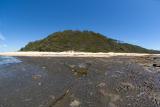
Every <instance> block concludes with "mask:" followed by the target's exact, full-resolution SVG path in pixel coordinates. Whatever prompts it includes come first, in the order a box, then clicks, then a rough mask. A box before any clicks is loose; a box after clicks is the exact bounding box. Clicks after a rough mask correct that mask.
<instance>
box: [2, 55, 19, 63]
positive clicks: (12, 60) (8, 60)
mask: <svg viewBox="0 0 160 107" xmlns="http://www.w3.org/2000/svg"><path fill="white" fill-rule="evenodd" d="M20 62H22V61H20V60H19V59H17V58H15V57H8V56H0V65H4V64H12V63H20Z"/></svg>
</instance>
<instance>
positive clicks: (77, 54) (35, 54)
mask: <svg viewBox="0 0 160 107" xmlns="http://www.w3.org/2000/svg"><path fill="white" fill-rule="evenodd" d="M147 55H154V54H140V53H113V52H109V53H89V52H73V51H69V52H0V56H33V57H112V56H147ZM158 55H159V54H156V56H158Z"/></svg>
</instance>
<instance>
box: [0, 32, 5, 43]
mask: <svg viewBox="0 0 160 107" xmlns="http://www.w3.org/2000/svg"><path fill="white" fill-rule="evenodd" d="M0 40H3V41H4V40H5V37H4V36H3V34H2V33H1V32H0Z"/></svg>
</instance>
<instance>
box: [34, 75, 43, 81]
mask: <svg viewBox="0 0 160 107" xmlns="http://www.w3.org/2000/svg"><path fill="white" fill-rule="evenodd" d="M40 78H42V75H33V76H32V79H33V80H39V79H40Z"/></svg>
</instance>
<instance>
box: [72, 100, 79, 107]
mask: <svg viewBox="0 0 160 107" xmlns="http://www.w3.org/2000/svg"><path fill="white" fill-rule="evenodd" d="M80 104H81V103H80V102H79V101H78V100H74V101H72V102H71V103H70V106H71V107H79V106H80Z"/></svg>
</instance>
